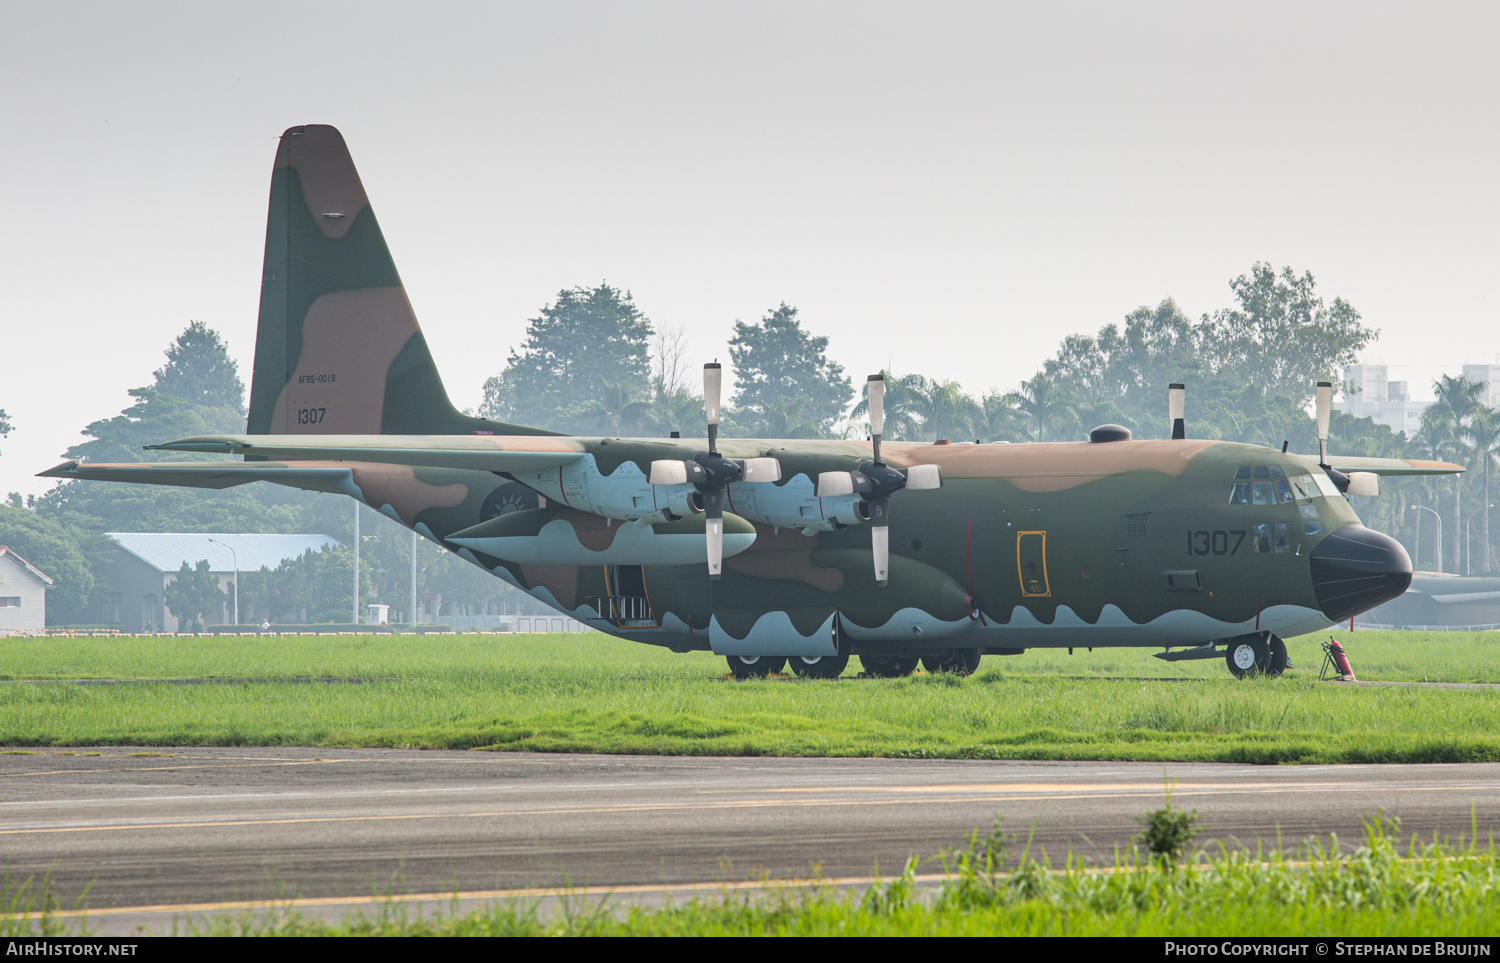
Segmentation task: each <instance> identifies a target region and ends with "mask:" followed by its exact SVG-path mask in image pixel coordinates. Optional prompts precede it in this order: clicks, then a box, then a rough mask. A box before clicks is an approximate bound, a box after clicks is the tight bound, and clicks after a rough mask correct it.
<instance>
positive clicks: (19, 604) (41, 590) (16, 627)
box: [0, 555, 47, 635]
mask: <svg viewBox="0 0 1500 963" xmlns="http://www.w3.org/2000/svg"><path fill="white" fill-rule="evenodd" d="M46 627H47V587H46V586H45V585H44V584H43V583H41V582H39V581H37V579H36V576H35V575H32V574H31V573H30V572H28V571H27V570H26V567H25V566H23V565H22V564H21V563H20V562H17V561H16V560H15V559H13V558H11V557H10V556H9V555H3V556H0V635H3V634H5V633H8V632H26V631H39V630H41V629H45V628H46Z"/></svg>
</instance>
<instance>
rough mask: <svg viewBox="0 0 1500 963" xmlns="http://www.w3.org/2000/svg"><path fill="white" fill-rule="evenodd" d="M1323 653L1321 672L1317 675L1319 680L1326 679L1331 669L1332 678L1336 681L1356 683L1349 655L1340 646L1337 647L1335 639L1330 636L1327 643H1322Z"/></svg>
mask: <svg viewBox="0 0 1500 963" xmlns="http://www.w3.org/2000/svg"><path fill="white" fill-rule="evenodd" d="M1323 652H1324V654H1325V657H1324V659H1323V671H1321V672H1319V673H1318V679H1319V680H1322V679H1323V678H1324V677H1326V676H1327V674H1328V670H1329V669H1330V668H1332V669H1333V670H1334V678H1335V679H1336V680H1337V681H1339V682H1357V681H1358V680H1357V679H1355V677H1354V667H1353V666H1351V665H1350V664H1349V654H1348V653H1347V652H1345V651H1344V647H1343V646H1342V645H1339V643H1338V640H1337V639H1335V638H1333V637H1332V636H1330V637H1329V639H1328V641H1327V642H1324V643H1323Z"/></svg>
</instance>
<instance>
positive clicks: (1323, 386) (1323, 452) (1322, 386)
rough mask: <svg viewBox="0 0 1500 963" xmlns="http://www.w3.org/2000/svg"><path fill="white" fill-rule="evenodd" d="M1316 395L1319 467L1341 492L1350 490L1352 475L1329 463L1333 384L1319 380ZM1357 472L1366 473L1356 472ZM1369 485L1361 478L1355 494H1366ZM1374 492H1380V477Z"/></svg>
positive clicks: (1377, 479) (1376, 480)
mask: <svg viewBox="0 0 1500 963" xmlns="http://www.w3.org/2000/svg"><path fill="white" fill-rule="evenodd" d="M1316 396H1317V399H1318V467H1319V468H1321V469H1323V471H1324V472H1325V473H1327V475H1328V477H1329V478H1330V479H1331V480H1332V481H1333V486H1334V487H1335V488H1337V489H1338V490H1339V491H1341V492H1348V491H1349V482H1350V480H1351V479H1350V476H1348V475H1346V474H1344V473H1343V472H1341V471H1339V470H1338V469H1337V468H1333V467H1330V466H1329V464H1328V418H1329V416H1330V415H1331V414H1332V412H1333V385H1332V384H1331V383H1330V382H1327V381H1319V382H1318V387H1317V391H1316ZM1356 474H1365V473H1364V472H1356ZM1368 485H1369V482H1368V481H1366V480H1361V482H1360V486H1359V487H1360V490H1359V491H1356V492H1355V493H1354V494H1356V495H1362V494H1365V493H1366V490H1367V488H1368ZM1373 494H1376V495H1378V494H1380V479H1379V478H1378V477H1377V478H1376V479H1375V491H1374V492H1373Z"/></svg>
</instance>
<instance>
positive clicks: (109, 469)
mask: <svg viewBox="0 0 1500 963" xmlns="http://www.w3.org/2000/svg"><path fill="white" fill-rule="evenodd" d="M37 477H38V478H65V479H83V480H85V481H113V482H133V483H135V484H137V485H170V486H173V487H176V488H233V487H234V486H236V485H248V484H250V483H251V482H258V481H268V482H274V483H276V484H278V485H286V486H287V487H288V488H300V489H302V490H304V491H312V492H330V493H335V494H343V495H355V496H356V497H357V490H356V489H355V487H354V481H353V473H352V472H351V471H350V470H349V469H348V468H346V467H343V466H341V465H322V466H311V465H285V464H277V463H275V462H266V461H258V462H238V461H231V462H189V463H185V464H177V465H163V464H155V463H151V462H146V463H141V464H124V465H90V464H86V463H84V464H80V463H79V462H76V461H66V462H63V463H62V464H61V465H58V466H57V467H56V468H50V469H48V470H47V471H44V472H40V473H38V475H37Z"/></svg>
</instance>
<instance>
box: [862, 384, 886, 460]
mask: <svg viewBox="0 0 1500 963" xmlns="http://www.w3.org/2000/svg"><path fill="white" fill-rule="evenodd" d="M865 399H866V401H867V402H868V403H869V406H870V440H871V442H872V443H873V444H874V451H875V459H874V460H875V461H876V462H879V461H880V436H881V434H882V433H884V431H885V375H883V374H873V375H870V377H868V378H866V379H865Z"/></svg>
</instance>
